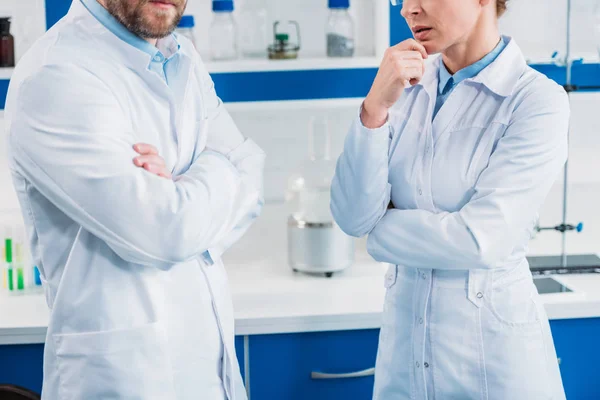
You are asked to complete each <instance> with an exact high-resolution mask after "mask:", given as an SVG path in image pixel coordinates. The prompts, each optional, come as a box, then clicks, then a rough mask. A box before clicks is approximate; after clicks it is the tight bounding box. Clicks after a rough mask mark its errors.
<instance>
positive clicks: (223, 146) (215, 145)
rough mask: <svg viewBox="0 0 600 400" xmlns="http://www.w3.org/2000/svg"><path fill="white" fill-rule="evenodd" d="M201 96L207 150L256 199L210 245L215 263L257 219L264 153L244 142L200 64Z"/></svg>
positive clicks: (261, 191)
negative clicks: (232, 169) (235, 172)
mask: <svg viewBox="0 0 600 400" xmlns="http://www.w3.org/2000/svg"><path fill="white" fill-rule="evenodd" d="M198 61H199V63H200V66H201V68H202V74H201V76H202V93H203V99H204V104H205V106H206V115H207V119H208V129H207V135H208V137H207V141H206V149H207V150H210V151H215V152H218V153H220V154H223V155H224V156H225V157H227V159H228V160H229V161H230V162H231V163H232V164H233V165H234V166H235V168H236V169H237V170H238V172H239V174H240V179H242V180H243V181H244V182H245V183H246V184H247V185H248V187H252V188H254V189H255V190H256V191H257V192H258V193H259V196H258V198H257V199H256V201H255V202H253V203H249V204H247V207H246V208H240V209H238V210H236V211H237V212H236V215H235V216H234V218H233V219H232V220H231V224H230V226H229V227H228V228H229V230H227V231H224V234H223V235H222V236H218V237H215V239H214V240H213V242H212V243H211V245H210V249H209V253H210V256H211V258H212V259H213V260H214V259H216V258H220V257H221V256H222V255H223V254H224V253H225V251H227V250H228V249H229V248H230V247H231V246H232V245H233V244H234V243H235V242H237V241H238V240H239V239H240V238H241V237H242V236H243V235H244V234H245V233H246V232H247V231H248V229H249V228H250V226H251V225H252V223H253V222H254V221H255V220H256V218H258V216H259V215H260V213H261V211H262V207H263V205H264V195H263V193H264V182H263V171H264V153H263V151H262V150H261V149H260V148H259V147H258V146H256V145H252V146H249V145H248V143H249V142H251V141H249V140H248V139H246V138H245V137H244V136H243V135H242V133H241V132H240V130H239V129H238V127H237V125H236V124H235V122H234V121H233V119H232V118H231V115H230V114H229V112H228V111H227V109H226V108H225V106H224V104H223V102H222V101H221V99H220V98H219V97H218V96H217V93H216V91H215V85H214V83H213V81H212V79H211V77H210V75H209V74H208V72H207V70H206V68H205V67H204V65H203V64H202V62H201V60H200V58H199V57H198Z"/></svg>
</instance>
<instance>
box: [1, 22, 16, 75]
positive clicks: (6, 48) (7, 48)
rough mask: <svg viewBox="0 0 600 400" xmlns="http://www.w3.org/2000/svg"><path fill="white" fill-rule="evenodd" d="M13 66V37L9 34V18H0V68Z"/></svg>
mask: <svg viewBox="0 0 600 400" xmlns="http://www.w3.org/2000/svg"><path fill="white" fill-rule="evenodd" d="M14 66H15V38H14V37H13V35H11V34H10V18H0V68H3V67H14Z"/></svg>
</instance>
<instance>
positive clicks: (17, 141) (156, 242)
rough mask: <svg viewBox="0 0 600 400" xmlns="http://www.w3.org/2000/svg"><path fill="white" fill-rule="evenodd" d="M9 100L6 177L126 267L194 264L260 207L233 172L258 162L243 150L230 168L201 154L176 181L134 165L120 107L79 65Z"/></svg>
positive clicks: (34, 79)
mask: <svg viewBox="0 0 600 400" xmlns="http://www.w3.org/2000/svg"><path fill="white" fill-rule="evenodd" d="M16 96H17V98H16V107H15V109H14V110H13V115H12V116H11V125H10V128H9V129H10V144H11V150H12V152H13V160H14V167H13V168H15V169H17V172H18V173H20V174H22V175H23V176H25V178H27V180H29V181H30V182H31V184H32V185H33V186H34V187H35V188H36V189H38V190H39V191H40V193H41V194H42V195H44V196H45V197H46V198H47V199H48V200H49V201H51V202H52V203H53V204H54V205H55V206H57V207H58V208H59V209H60V210H61V211H62V212H64V213H65V214H67V215H69V216H70V217H71V218H73V219H74V220H75V221H76V222H77V223H79V224H80V225H81V226H82V227H83V228H84V229H86V230H88V231H89V232H91V233H92V234H94V235H96V236H98V237H99V238H100V239H102V240H104V241H105V242H106V243H107V244H108V245H109V246H110V247H111V248H112V249H113V250H114V251H115V252H116V253H117V254H118V255H119V256H121V257H122V258H123V259H125V260H126V261H129V262H133V263H138V264H144V265H150V266H156V267H158V268H161V269H166V268H169V266H171V265H173V264H175V263H179V262H184V261H188V260H192V259H195V258H197V257H199V256H200V255H201V254H204V253H205V252H206V250H208V248H209V247H210V245H211V243H213V241H214V240H215V238H220V237H223V236H224V234H225V233H226V232H228V231H229V230H231V227H232V226H233V225H234V221H235V220H236V219H237V218H239V217H238V214H239V213H240V211H239V210H246V209H248V208H250V207H251V205H253V204H256V203H257V201H258V200H259V198H260V193H259V191H258V190H257V188H256V187H255V186H254V185H249V184H248V183H247V179H245V178H244V173H245V172H243V171H240V170H238V169H237V168H236V167H235V165H234V163H236V164H238V165H241V166H246V165H248V164H252V163H258V164H260V163H261V162H262V158H263V154H262V152H260V151H258V150H257V149H256V146H255V145H254V144H253V143H252V142H245V143H244V144H242V146H241V147H240V148H239V149H238V150H237V153H236V154H235V156H232V159H233V162H232V161H231V160H230V159H228V158H227V157H225V156H223V155H222V154H220V153H217V152H215V151H205V152H203V153H202V154H200V155H199V156H198V158H197V159H196V160H195V162H194V163H193V164H192V165H191V167H190V168H189V169H188V171H187V172H186V173H185V174H183V175H181V176H179V177H177V178H176V179H175V180H169V179H165V178H160V177H158V176H156V175H154V174H151V173H148V172H147V171H145V170H143V169H141V168H138V167H136V166H134V165H133V162H132V160H133V158H134V157H135V156H137V155H138V154H137V153H136V152H135V151H134V150H133V148H132V146H133V145H134V144H135V143H138V142H140V140H139V139H138V137H136V133H135V132H133V129H132V127H131V125H130V122H129V120H128V118H127V117H126V116H125V115H124V114H123V111H122V108H121V107H120V105H119V101H118V100H117V98H116V97H115V95H114V94H113V93H112V92H111V91H110V89H109V88H108V87H107V86H106V85H105V84H104V83H103V82H102V81H101V80H100V79H98V78H97V77H95V76H94V75H93V74H92V73H91V72H88V71H87V70H85V69H83V68H82V67H80V66H65V65H61V66H46V67H44V68H42V69H41V70H40V71H38V72H37V73H35V74H34V75H33V76H31V77H30V78H28V79H27V80H26V81H25V82H23V83H22V84H21V86H20V88H19V91H18V93H17V94H16ZM242 169H243V168H242Z"/></svg>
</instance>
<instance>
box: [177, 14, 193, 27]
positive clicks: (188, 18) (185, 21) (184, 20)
mask: <svg viewBox="0 0 600 400" xmlns="http://www.w3.org/2000/svg"><path fill="white" fill-rule="evenodd" d="M194 26H195V23H194V16H193V15H184V16H183V17H181V21H179V24H177V27H178V28H193V27H194Z"/></svg>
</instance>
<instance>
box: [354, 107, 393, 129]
mask: <svg viewBox="0 0 600 400" xmlns="http://www.w3.org/2000/svg"><path fill="white" fill-rule="evenodd" d="M363 107H364V103H362V104H361V105H360V107H359V109H358V118H357V122H358V127H359V128H360V130H361V131H362V132H365V133H368V134H369V135H383V133H387V134H388V135H391V127H390V121H389V120H390V116H389V114H388V116H387V117H386V119H385V123H384V124H383V125H381V126H380V127H379V128H367V127H366V126H365V125H364V124H363V121H362V111H363Z"/></svg>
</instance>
